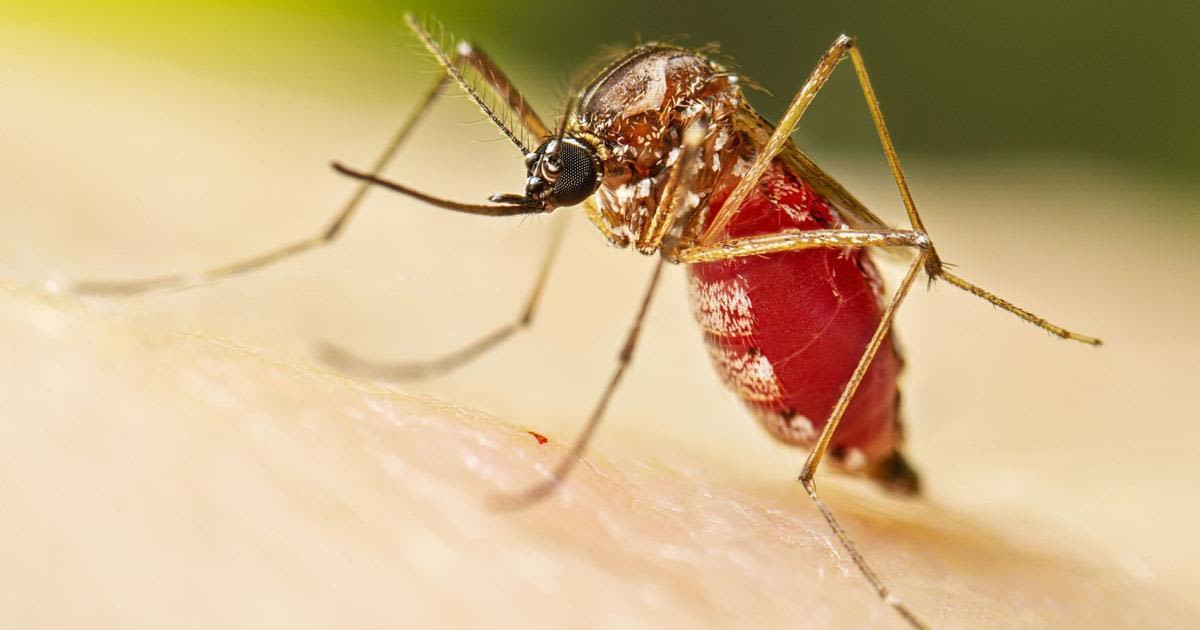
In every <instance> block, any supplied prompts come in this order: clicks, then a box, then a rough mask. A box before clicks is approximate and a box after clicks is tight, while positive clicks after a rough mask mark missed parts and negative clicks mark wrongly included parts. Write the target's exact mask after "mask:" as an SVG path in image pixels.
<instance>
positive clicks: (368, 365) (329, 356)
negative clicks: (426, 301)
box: [321, 215, 569, 381]
mask: <svg viewBox="0 0 1200 630" xmlns="http://www.w3.org/2000/svg"><path fill="white" fill-rule="evenodd" d="M568 216H569V215H567V216H563V217H562V218H560V219H558V221H557V222H556V224H555V226H554V232H553V234H551V236H550V244H549V246H548V247H547V249H546V255H545V258H544V259H543V260H542V266H541V269H540V271H539V272H538V275H537V280H536V281H535V282H534V284H533V289H532V290H531V291H530V293H529V297H528V298H527V299H526V301H525V306H524V308H523V309H521V312H520V313H519V314H518V315H517V317H516V319H514V320H512V321H510V322H508V323H507V324H505V325H503V326H500V327H498V328H496V329H495V330H493V331H491V332H489V333H487V334H485V335H483V336H482V337H480V338H478V339H476V340H475V341H472V342H471V343H469V344H467V345H465V346H463V347H462V348H460V349H458V350H455V351H454V352H448V353H446V354H444V355H442V356H440V357H437V358H434V359H430V360H426V361H413V362H408V363H385V362H379V361H372V360H369V359H363V358H361V357H358V356H356V355H354V354H351V353H349V352H347V351H345V350H343V349H341V348H339V347H337V346H335V345H331V344H322V345H321V356H322V358H323V359H324V360H325V361H326V362H327V363H329V364H331V365H334V366H336V367H338V368H339V369H341V370H343V371H346V372H351V373H355V374H360V375H363V376H366V377H370V378H374V379H379V380H385V381H407V380H416V379H422V378H430V377H434V376H441V375H443V374H447V373H449V372H452V371H453V370H456V369H458V368H460V367H462V366H463V365H465V364H467V363H469V362H471V361H472V360H474V359H476V358H478V357H480V356H482V355H483V354H484V353H486V352H487V351H489V350H491V349H492V348H495V347H496V346H498V345H500V343H502V342H503V341H505V340H506V339H508V338H509V337H511V336H513V335H514V334H516V333H518V332H520V331H522V330H525V329H526V328H529V326H531V325H532V324H533V318H534V315H535V314H536V313H537V308H538V306H539V304H540V303H541V298H542V291H543V290H544V289H545V287H546V280H547V279H548V278H549V277H550V269H551V268H552V267H553V266H554V261H555V258H556V257H557V255H558V252H559V250H560V248H561V245H562V240H563V237H564V235H565V234H566V227H567V219H568Z"/></svg>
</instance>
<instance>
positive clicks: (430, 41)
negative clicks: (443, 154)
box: [404, 13, 530, 155]
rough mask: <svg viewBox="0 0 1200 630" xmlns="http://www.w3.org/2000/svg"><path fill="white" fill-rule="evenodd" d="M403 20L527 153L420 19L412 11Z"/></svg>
mask: <svg viewBox="0 0 1200 630" xmlns="http://www.w3.org/2000/svg"><path fill="white" fill-rule="evenodd" d="M404 21H405V22H406V23H408V27H409V28H411V29H412V31H413V33H415V34H416V36H417V38H418V39H420V40H421V43H423V44H425V47H426V48H428V49H429V52H431V53H433V56H434V57H435V58H436V59H437V60H438V63H440V64H442V67H443V68H445V69H446V73H447V74H449V75H450V76H451V77H453V78H454V81H455V82H456V83H458V85H459V87H461V88H462V89H463V91H464V92H466V93H467V96H469V97H471V100H472V101H474V102H475V105H476V106H477V107H479V109H480V110H482V111H483V113H484V114H487V117H488V118H490V119H491V120H492V122H493V123H494V124H495V125H496V127H498V128H499V129H500V131H501V132H503V133H504V135H505V136H506V137H507V138H508V139H509V141H510V142H512V143H513V144H514V145H516V147H517V148H518V149H520V151H521V154H522V155H524V154H527V153H529V152H530V149H529V147H528V146H527V145H526V144H525V143H524V142H522V141H521V139H519V138H517V135H516V134H515V133H513V130H512V129H511V128H510V127H509V126H508V125H507V124H505V122H504V120H503V119H501V118H500V116H499V115H497V114H496V111H495V110H494V109H493V108H492V106H491V105H489V104H488V102H487V99H485V98H484V97H483V95H482V94H480V93H479V91H478V90H476V89H475V86H474V85H472V84H471V82H470V81H468V80H467V78H466V77H465V76H463V73H462V71H461V70H459V68H458V64H456V63H454V61H452V60H451V59H450V55H447V54H446V51H445V50H444V49H443V48H442V46H441V44H439V43H438V42H437V39H435V38H434V37H433V35H430V34H429V31H427V30H426V29H425V27H424V25H422V24H421V22H420V20H418V19H417V18H416V16H414V15H413V14H412V13H406V14H404ZM462 45H466V44H462ZM467 52H469V51H467Z"/></svg>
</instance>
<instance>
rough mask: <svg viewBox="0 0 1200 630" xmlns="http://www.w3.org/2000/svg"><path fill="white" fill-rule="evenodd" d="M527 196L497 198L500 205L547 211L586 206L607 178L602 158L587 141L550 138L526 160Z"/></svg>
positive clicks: (495, 198) (494, 199) (570, 138)
mask: <svg viewBox="0 0 1200 630" xmlns="http://www.w3.org/2000/svg"><path fill="white" fill-rule="evenodd" d="M525 168H526V169H528V177H527V178H526V179H525V194H524V195H523V196H522V195H495V196H493V197H492V201H495V202H498V203H525V204H529V205H530V206H538V207H542V208H544V209H545V210H547V211H550V210H553V209H555V208H559V207H563V206H574V205H577V204H580V203H583V201H584V200H585V199H587V198H588V197H590V196H592V193H594V192H596V189H597V188H599V187H600V181H601V179H602V178H603V176H604V171H603V168H602V167H601V164H600V156H599V155H598V153H597V151H596V149H595V147H593V146H592V145H591V143H589V142H588V141H586V140H582V139H580V138H576V137H573V136H566V137H563V138H562V139H559V138H557V137H554V136H551V137H549V138H547V139H546V140H544V141H543V142H542V144H541V145H539V146H538V148H537V149H536V150H534V151H533V152H531V153H529V154H528V155H526V156H525Z"/></svg>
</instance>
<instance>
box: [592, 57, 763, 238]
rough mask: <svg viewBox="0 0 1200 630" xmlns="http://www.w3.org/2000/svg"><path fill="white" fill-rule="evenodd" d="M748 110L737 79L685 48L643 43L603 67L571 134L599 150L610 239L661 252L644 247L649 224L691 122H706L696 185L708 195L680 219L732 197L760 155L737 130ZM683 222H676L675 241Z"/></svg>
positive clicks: (694, 199)
mask: <svg viewBox="0 0 1200 630" xmlns="http://www.w3.org/2000/svg"><path fill="white" fill-rule="evenodd" d="M746 107H748V106H747V105H746V102H745V100H744V99H743V98H742V93H741V88H740V87H739V86H738V82H737V77H736V76H734V75H732V74H730V73H728V72H726V70H725V69H724V68H722V67H721V66H719V65H718V64H716V63H714V62H713V61H711V60H710V59H708V58H707V57H704V56H702V55H700V54H698V53H696V52H694V51H691V50H688V49H684V48H678V47H674V46H667V45H662V44H646V45H643V46H639V47H637V48H635V49H633V50H632V51H630V52H629V53H628V54H626V55H625V56H624V57H622V58H621V59H619V60H617V61H616V62H614V63H612V64H611V65H609V66H608V67H607V68H605V69H604V70H603V71H602V72H601V73H600V74H599V76H598V78H597V79H596V80H595V81H593V82H592V83H591V85H589V86H588V87H587V88H585V89H584V90H583V92H582V93H581V94H580V97H579V106H578V108H577V109H576V111H575V115H574V118H573V120H572V121H571V124H570V130H569V131H570V133H574V134H578V135H581V136H588V137H590V138H591V139H592V140H593V141H595V142H596V144H597V145H599V146H598V148H599V149H600V154H601V160H602V161H603V163H604V173H605V175H604V180H603V182H602V183H601V186H600V188H599V191H598V192H599V194H598V200H599V205H600V211H601V218H602V220H603V221H604V223H605V226H604V227H606V228H607V230H604V231H605V232H606V233H608V234H611V236H610V240H613V241H614V242H616V243H617V244H618V245H622V246H624V245H628V244H629V243H630V242H634V243H635V244H636V245H637V246H638V250H639V251H641V252H642V253H644V254H654V253H656V250H657V247H654V246H653V245H650V244H648V243H645V241H646V239H645V238H644V236H645V232H646V230H647V227H648V226H647V223H648V219H649V218H650V215H651V213H652V212H653V210H654V208H656V207H657V206H658V203H659V202H660V201H661V197H662V193H663V190H664V188H665V185H666V181H667V178H668V176H669V173H670V167H671V166H672V165H673V164H674V163H675V161H676V160H677V159H678V157H679V148H680V146H681V143H682V138H683V133H684V130H686V129H687V128H688V126H689V125H690V124H692V123H693V122H694V121H697V120H700V119H703V120H707V122H708V131H707V135H706V137H705V141H704V145H703V149H702V151H701V156H702V157H701V160H700V162H701V163H700V168H699V172H698V173H697V179H696V185H695V186H694V187H693V190H696V191H703V192H698V194H694V195H692V196H691V197H690V198H689V199H688V200H687V203H686V205H685V207H684V208H681V209H680V215H681V216H682V215H685V214H687V213H693V214H696V211H697V210H698V209H699V210H701V213H700V214H702V213H703V209H704V208H706V206H707V202H708V199H709V196H710V195H713V194H719V193H721V192H728V190H729V189H731V188H732V187H733V185H734V184H736V183H737V176H738V175H740V173H741V172H743V171H744V169H745V167H746V165H748V164H749V162H750V161H752V159H753V156H754V152H755V148H754V143H753V142H749V141H748V139H747V138H743V137H742V136H741V134H740V133H739V132H738V131H737V130H736V129H735V126H734V118H735V113H736V112H737V111H738V110H739V109H742V108H746ZM697 220H700V221H702V220H703V217H702V216H694V217H693V219H692V221H697ZM685 223H688V222H687V221H679V222H677V223H676V233H675V234H674V236H675V237H678V236H679V233H678V232H679V231H680V230H682V229H683V226H684V224H685Z"/></svg>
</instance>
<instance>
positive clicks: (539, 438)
mask: <svg viewBox="0 0 1200 630" xmlns="http://www.w3.org/2000/svg"><path fill="white" fill-rule="evenodd" d="M526 433H528V434H529V435H532V436H533V439H535V440H537V441H538V444H545V443H546V442H549V441H550V440H549V439H547V438H546V436H544V435H542V434H541V433H538V432H537V431H526Z"/></svg>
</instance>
